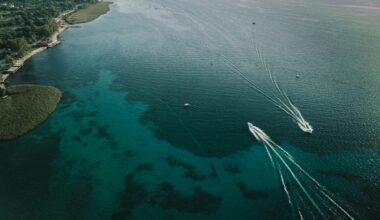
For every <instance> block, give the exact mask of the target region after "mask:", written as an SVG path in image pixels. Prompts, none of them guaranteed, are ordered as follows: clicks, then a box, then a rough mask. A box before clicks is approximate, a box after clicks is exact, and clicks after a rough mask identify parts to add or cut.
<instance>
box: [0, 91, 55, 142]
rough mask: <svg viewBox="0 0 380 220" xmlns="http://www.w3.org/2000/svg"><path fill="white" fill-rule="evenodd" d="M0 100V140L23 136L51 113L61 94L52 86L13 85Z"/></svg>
mask: <svg viewBox="0 0 380 220" xmlns="http://www.w3.org/2000/svg"><path fill="white" fill-rule="evenodd" d="M8 94H9V96H8V97H6V98H4V99H0V140H8V139H13V138H16V137H18V136H20V135H23V134H25V133H26V132H28V131H30V130H31V129H33V128H35V127H37V126H38V125H39V124H40V123H41V122H43V121H44V120H45V119H46V118H47V117H48V116H49V114H50V113H52V112H53V111H54V110H55V108H56V106H57V104H58V103H59V100H60V99H61V96H62V93H61V92H60V91H59V90H58V89H57V88H55V87H52V86H41V85H15V86H10V87H8Z"/></svg>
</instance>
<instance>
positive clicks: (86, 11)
mask: <svg viewBox="0 0 380 220" xmlns="http://www.w3.org/2000/svg"><path fill="white" fill-rule="evenodd" d="M110 4H111V3H110V2H98V3H96V4H89V5H87V7H85V8H83V9H78V10H77V11H76V12H74V13H73V14H71V15H70V16H68V17H67V18H66V21H67V22H68V23H70V24H79V23H85V22H90V21H92V20H95V19H96V18H98V17H99V16H100V15H103V14H105V13H107V12H108V11H109V10H110V7H109V5H110Z"/></svg>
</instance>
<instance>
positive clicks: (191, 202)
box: [150, 182, 223, 214]
mask: <svg viewBox="0 0 380 220" xmlns="http://www.w3.org/2000/svg"><path fill="white" fill-rule="evenodd" d="M222 200H223V199H222V197H219V196H216V195H213V194H209V193H207V192H205V191H204V190H203V189H202V188H200V187H193V193H192V194H191V195H183V194H181V193H180V192H179V191H176V190H175V187H174V186H173V185H172V184H171V183H169V182H163V183H162V184H161V186H160V191H159V193H158V194H156V195H154V196H153V197H152V199H150V204H152V205H156V204H158V205H160V206H161V207H162V208H164V209H176V210H178V211H181V212H189V213H203V214H210V213H212V212H216V211H217V210H218V208H219V206H220V204H221V202H222Z"/></svg>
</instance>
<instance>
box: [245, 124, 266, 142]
mask: <svg viewBox="0 0 380 220" xmlns="http://www.w3.org/2000/svg"><path fill="white" fill-rule="evenodd" d="M247 124H248V129H249V131H250V132H251V133H252V134H253V136H255V138H256V139H257V140H258V141H260V142H264V141H268V140H270V138H269V137H268V135H267V134H265V132H264V131H263V130H261V129H260V128H258V127H256V126H254V125H253V124H252V123H250V122H247Z"/></svg>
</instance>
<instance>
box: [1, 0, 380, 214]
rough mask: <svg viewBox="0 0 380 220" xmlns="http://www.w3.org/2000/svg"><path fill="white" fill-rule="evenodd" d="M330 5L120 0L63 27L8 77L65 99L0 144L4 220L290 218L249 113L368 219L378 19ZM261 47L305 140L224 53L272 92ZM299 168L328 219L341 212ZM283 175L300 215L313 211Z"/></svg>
mask: <svg viewBox="0 0 380 220" xmlns="http://www.w3.org/2000/svg"><path fill="white" fill-rule="evenodd" d="M326 2H327V1H326ZM326 2H321V3H315V2H313V1H307V0H303V1H298V2H294V1H290V0H289V1H288V0H287V1H281V2H279V1H252V2H250V1H240V0H239V1H234V2H230V1H216V0H210V1H207V2H206V1H199V0H196V1H173V0H164V1H150V0H146V1H130V0H117V1H116V2H115V3H114V4H113V5H112V7H111V11H110V12H109V13H108V14H106V15H104V16H102V17H100V18H99V19H97V20H95V21H93V22H91V23H87V24H82V25H80V27H79V28H70V29H69V30H67V31H66V32H64V33H63V34H62V36H61V38H62V41H63V43H62V44H61V45H59V46H57V47H55V48H53V49H49V50H47V51H46V52H43V53H41V54H38V55H37V56H35V57H33V58H32V59H31V60H30V61H28V62H27V63H26V65H25V66H24V67H23V68H22V69H21V70H20V71H19V72H18V73H17V75H15V76H14V77H12V79H11V83H21V82H22V83H41V84H51V85H55V86H57V87H58V88H60V89H61V90H62V91H63V92H64V97H63V99H62V102H61V104H60V105H59V107H58V109H57V111H56V112H55V113H54V114H52V116H51V117H49V119H48V120H47V121H46V122H44V123H43V124H42V125H41V126H39V127H38V128H36V129H34V130H33V131H31V132H30V133H28V134H26V135H24V136H22V137H21V138H19V139H16V140H14V141H8V142H0V218H1V219H125V218H130V219H148V218H152V219H194V218H199V219H232V218H237V219H291V218H295V217H294V213H293V211H292V209H291V207H290V206H289V203H288V201H287V197H286V194H285V192H284V189H283V186H282V185H281V181H280V178H279V176H278V170H276V169H274V168H273V167H272V165H271V161H270V160H269V158H268V155H267V153H266V151H265V148H264V147H263V146H262V145H261V144H260V143H258V142H257V141H256V140H255V139H254V137H253V136H252V135H251V134H250V133H249V132H248V129H247V126H246V122H247V121H251V122H253V123H254V124H255V125H257V126H258V127H260V128H262V129H263V130H264V131H265V132H266V133H267V134H268V135H269V136H270V137H271V138H272V139H273V140H274V141H275V142H276V143H278V144H280V145H281V146H282V147H283V148H284V149H286V150H287V151H288V152H289V153H290V154H291V155H292V156H293V158H295V160H297V161H298V163H299V164H300V165H301V166H302V167H303V168H304V169H305V170H307V171H308V172H309V173H310V174H311V175H312V176H313V177H314V178H315V179H317V180H318V181H319V182H320V183H321V184H322V185H323V186H324V187H326V188H327V189H328V190H329V191H330V192H331V193H332V194H333V196H334V200H335V201H337V202H338V203H339V204H340V205H341V206H342V207H344V209H345V210H347V211H348V212H349V213H350V214H351V215H352V216H354V217H355V218H359V219H374V218H375V217H376V216H378V214H379V211H378V210H379V208H380V204H379V201H380V198H379V196H378V195H379V192H380V177H379V176H378V173H380V172H379V171H380V170H379V169H380V161H379V158H380V157H379V156H380V155H379V153H380V151H379V148H378V147H379V143H380V117H379V115H380V114H379V109H380V108H379V107H380V98H379V96H378V94H379V92H380V88H379V86H378V85H379V83H380V75H379V74H378V73H379V72H380V66H379V64H378V60H380V41H379V39H380V31H379V30H380V29H379V25H378V23H376V22H375V21H376V20H377V17H376V16H378V13H377V12H376V11H375V12H374V11H373V10H369V9H368V10H369V12H368V14H364V15H363V13H364V12H363V11H360V16H359V15H358V13H356V11H355V13H353V12H352V10H351V9H352V7H349V9H350V10H346V9H347V7H332V6H331V5H328V2H327V3H326ZM337 2H339V1H337ZM347 4H348V3H347ZM350 4H351V3H350ZM361 4H364V3H363V2H362V3H361ZM373 4H376V3H373ZM367 15H368V16H367ZM375 15H376V16H375ZM253 21H254V22H256V25H252V22H253ZM256 47H257V48H258V49H259V50H260V52H261V53H262V54H263V56H264V57H265V59H266V61H267V63H268V65H269V66H270V67H271V69H272V71H273V74H274V75H275V76H276V79H277V81H278V82H279V83H280V85H281V86H282V87H283V88H284V90H285V91H286V92H287V93H288V95H289V96H290V97H291V99H292V101H293V102H294V103H295V105H296V106H297V107H298V108H299V109H300V110H301V112H302V113H303V115H304V117H305V118H306V119H307V120H308V121H309V122H310V123H311V125H312V126H313V127H314V129H315V131H314V133H313V134H312V135H305V134H303V133H302V132H301V131H300V129H299V128H298V126H297V125H296V124H295V123H294V122H293V121H292V119H291V118H290V117H289V116H288V115H286V114H285V113H284V112H282V111H281V110H280V109H278V108H276V107H275V106H274V105H273V104H271V103H270V102H269V101H268V100H267V99H266V98H265V97H264V96H262V95H261V94H259V93H257V92H256V91H255V90H252V89H251V88H250V86H249V84H248V83H247V81H246V80H244V79H243V78H242V77H241V76H240V75H238V74H236V72H234V71H232V69H231V68H230V65H228V62H226V60H228V61H229V62H231V63H233V64H234V65H236V66H237V67H238V69H239V70H240V71H241V72H242V73H243V74H245V76H246V77H247V78H248V79H249V80H251V81H253V82H255V83H256V84H257V85H259V86H260V87H261V88H262V89H263V90H265V92H267V93H268V94H270V93H271V92H272V91H274V88H273V86H272V84H271V81H270V79H269V76H268V74H267V72H266V71H265V70H264V68H263V66H262V65H261V64H260V61H259V58H258V56H257V53H256ZM296 75H299V76H300V78H299V79H297V78H296ZM185 102H189V103H191V107H190V108H188V109H185V108H183V103H185ZM293 169H294V167H293ZM283 170H285V168H284V169H283ZM294 170H296V169H294ZM295 174H296V175H297V176H298V177H299V178H300V181H301V183H302V184H303V185H305V186H306V187H307V189H309V190H310V193H311V195H312V196H313V197H314V198H315V200H316V202H317V203H318V204H317V205H319V206H320V207H321V209H322V211H323V213H325V215H326V217H327V218H333V217H336V218H345V216H344V215H343V214H342V213H336V214H334V213H332V212H330V211H329V210H328V209H329V205H326V206H325V204H328V201H327V200H326V199H325V198H323V196H321V194H320V192H319V189H318V188H313V187H314V186H312V185H310V186H308V184H310V182H308V181H307V179H306V178H302V175H301V173H299V172H295ZM284 178H285V181H286V185H287V186H288V188H289V190H290V192H291V195H292V198H293V201H294V203H297V204H301V205H299V209H300V210H301V212H302V213H303V214H304V217H305V218H306V219H311V218H313V217H314V218H316V219H320V218H321V216H320V215H319V214H318V212H317V211H316V210H315V207H313V205H312V204H311V203H310V202H308V199H307V197H306V196H305V195H304V194H303V193H302V191H301V190H300V188H299V187H298V186H297V184H296V183H295V182H294V181H292V178H291V175H290V174H289V173H286V172H284ZM330 205H331V204H330ZM331 207H332V205H331ZM346 217H347V216H346Z"/></svg>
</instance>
